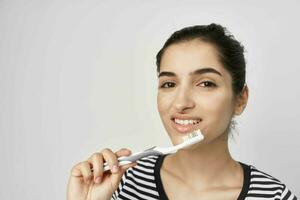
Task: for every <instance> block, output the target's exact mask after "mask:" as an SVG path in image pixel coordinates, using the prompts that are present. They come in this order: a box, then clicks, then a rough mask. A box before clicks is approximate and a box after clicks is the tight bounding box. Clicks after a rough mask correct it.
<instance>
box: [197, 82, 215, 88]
mask: <svg viewBox="0 0 300 200" xmlns="http://www.w3.org/2000/svg"><path fill="white" fill-rule="evenodd" d="M199 85H200V86H202V87H216V86H217V85H216V84H215V83H213V82H211V81H203V82H201V83H200V84H199Z"/></svg>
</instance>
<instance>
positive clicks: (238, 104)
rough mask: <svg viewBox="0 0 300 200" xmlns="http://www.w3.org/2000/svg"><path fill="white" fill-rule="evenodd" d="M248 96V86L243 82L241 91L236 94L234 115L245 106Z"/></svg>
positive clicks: (240, 112) (240, 111)
mask: <svg viewBox="0 0 300 200" xmlns="http://www.w3.org/2000/svg"><path fill="white" fill-rule="evenodd" d="M248 96H249V90H248V86H247V85H246V84H245V85H244V88H243V90H242V92H241V93H240V94H239V95H238V98H237V101H236V106H235V112H234V114H235V115H240V114H242V112H243V111H244V109H245V108H246V106H247V102H248Z"/></svg>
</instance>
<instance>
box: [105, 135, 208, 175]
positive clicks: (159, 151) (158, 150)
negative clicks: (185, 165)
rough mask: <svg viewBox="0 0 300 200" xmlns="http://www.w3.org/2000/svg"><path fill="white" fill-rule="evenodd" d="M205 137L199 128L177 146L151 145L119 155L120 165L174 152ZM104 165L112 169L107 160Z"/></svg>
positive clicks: (107, 168)
mask: <svg viewBox="0 0 300 200" xmlns="http://www.w3.org/2000/svg"><path fill="white" fill-rule="evenodd" d="M203 138H204V136H203V135H202V133H201V131H200V130H199V129H198V130H196V131H194V132H192V133H190V134H188V135H186V136H184V137H182V139H183V142H182V143H180V144H177V145H175V146H171V147H156V146H154V147H151V148H150V149H146V150H144V151H141V152H137V153H134V154H132V155H131V156H123V157H119V158H118V161H119V166H122V165H126V164H129V163H132V162H135V161H137V160H139V159H141V158H144V157H146V156H150V155H166V154H173V153H176V152H177V151H178V150H179V149H183V148H186V147H188V146H190V145H193V144H195V143H198V142H200V141H201V140H203ZM103 166H104V171H107V170H109V169H110V168H109V166H108V164H107V162H106V163H104V165H103Z"/></svg>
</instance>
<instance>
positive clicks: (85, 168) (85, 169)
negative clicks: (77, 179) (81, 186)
mask: <svg viewBox="0 0 300 200" xmlns="http://www.w3.org/2000/svg"><path fill="white" fill-rule="evenodd" d="M91 166H92V164H91V163H90V162H88V161H84V162H82V163H81V164H80V166H79V169H80V171H81V174H82V176H83V180H84V182H85V183H86V184H90V183H91V180H92V178H93V173H92V171H91Z"/></svg>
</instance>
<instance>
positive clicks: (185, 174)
mask: <svg viewBox="0 0 300 200" xmlns="http://www.w3.org/2000/svg"><path fill="white" fill-rule="evenodd" d="M169 166H172V167H171V168H169V169H171V171H173V172H174V174H176V175H177V176H179V178H180V179H182V180H184V181H185V182H186V181H187V180H192V182H191V185H194V186H195V185H201V186H202V187H203V186H205V187H218V186H220V185H232V184H233V183H234V180H233V182H232V181H231V180H232V177H234V178H238V179H240V178H241V166H240V165H239V164H238V163H237V162H236V161H234V160H233V159H232V157H231V155H230V152H229V149H228V137H227V134H223V135H222V136H220V138H217V139H215V140H214V141H213V142H210V143H206V144H205V143H203V144H200V143H199V145H198V146H197V148H194V149H182V150H179V151H178V152H177V153H176V154H174V155H170V156H169ZM237 172H239V173H237ZM229 179H231V180H229ZM235 180H236V179H235ZM195 182H197V183H195Z"/></svg>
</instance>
